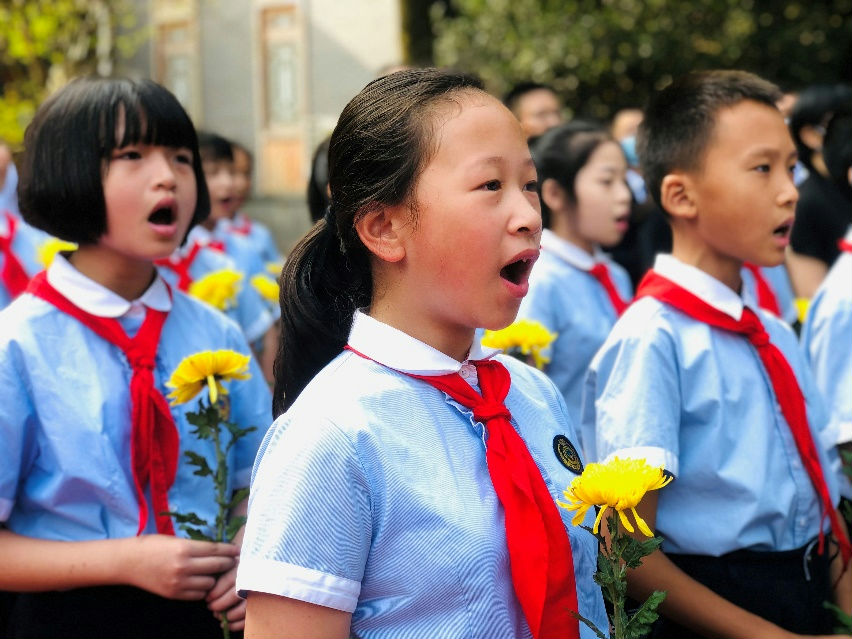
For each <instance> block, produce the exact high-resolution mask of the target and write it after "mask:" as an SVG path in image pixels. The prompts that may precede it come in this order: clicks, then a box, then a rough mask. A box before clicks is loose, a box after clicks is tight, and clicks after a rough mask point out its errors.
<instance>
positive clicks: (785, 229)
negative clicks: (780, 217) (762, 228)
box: [772, 222, 793, 237]
mask: <svg viewBox="0 0 852 639" xmlns="http://www.w3.org/2000/svg"><path fill="white" fill-rule="evenodd" d="M792 230H793V223H792V222H784V224H782V225H781V226H778V227H776V228H775V230H774V231H772V235H774V236H775V237H788V236H789V235H790V231H792Z"/></svg>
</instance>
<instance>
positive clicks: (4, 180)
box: [0, 142, 48, 310]
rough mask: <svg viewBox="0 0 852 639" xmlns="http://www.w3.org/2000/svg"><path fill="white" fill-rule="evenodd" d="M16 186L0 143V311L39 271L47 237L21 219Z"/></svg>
mask: <svg viewBox="0 0 852 639" xmlns="http://www.w3.org/2000/svg"><path fill="white" fill-rule="evenodd" d="M17 186H18V173H17V171H16V170H15V165H14V163H13V162H12V154H11V152H10V151H9V147H8V146H6V145H5V144H3V143H2V142H0V310H2V309H4V308H6V307H7V306H8V305H9V303H10V302H11V301H12V300H13V299H15V298H16V297H17V296H18V295H20V294H21V293H23V291H24V289H26V287H27V284H28V283H29V281H30V278H31V277H32V276H33V275H35V274H36V273H38V272H39V271H40V270H41V266H40V265H39V263H38V259H37V254H38V247H39V246H40V245H41V243H42V242H43V241H44V240H45V239H47V237H48V236H47V235H46V234H44V233H41V232H39V231H38V230H37V229H34V228H33V227H31V226H30V225H29V224H26V223H25V222H24V221H23V220H22V219H21V217H20V214H19V212H18V198H17V195H16V192H15V191H16V189H17Z"/></svg>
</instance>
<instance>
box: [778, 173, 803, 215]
mask: <svg viewBox="0 0 852 639" xmlns="http://www.w3.org/2000/svg"><path fill="white" fill-rule="evenodd" d="M798 201H799V189H797V188H796V183H795V182H794V181H793V176H792V175H790V174H789V173H785V176H784V182H783V184H782V186H781V190H780V191H779V192H778V205H779V206H784V207H788V206H790V207H792V206H795V205H796V202H798Z"/></svg>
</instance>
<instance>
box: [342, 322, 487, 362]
mask: <svg viewBox="0 0 852 639" xmlns="http://www.w3.org/2000/svg"><path fill="white" fill-rule="evenodd" d="M349 345H350V346H351V347H352V348H353V349H354V350H356V351H358V352H359V353H361V354H363V355H366V356H367V357H369V358H370V359H372V360H374V361H376V362H378V363H379V364H382V365H384V366H387V367H388V368H392V369H394V370H397V371H399V372H401V373H408V374H412V375H446V374H448V373H458V372H459V371H460V370H461V368H462V366H463V365H464V364H465V363H466V362H457V361H456V360H454V359H453V358H452V357H449V356H448V355H444V354H443V353H442V352H441V351H439V350H437V349H434V348H432V347H431V346H429V345H428V344H424V343H423V342H421V341H420V340H418V339H415V338H413V337H411V335H408V334H407V333H403V332H402V331H400V330H399V329H396V328H394V327H393V326H388V325H387V324H385V323H383V322H380V321H379V320H377V319H374V318H372V317H370V316H369V315H367V314H366V313H363V312H361V311H355V317H354V318H353V320H352V329H351V330H350V331H349ZM499 352H500V350H499V349H495V348H485V347H484V346H482V344H480V343H479V340H478V339H476V338H474V340H473V344H471V347H470V353H469V354H468V359H467V361H471V360H480V359H490V358H491V357H494V355H496V354H497V353H499Z"/></svg>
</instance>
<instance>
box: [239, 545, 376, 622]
mask: <svg viewBox="0 0 852 639" xmlns="http://www.w3.org/2000/svg"><path fill="white" fill-rule="evenodd" d="M249 591H254V592H265V593H268V594H271V595H278V596H279V597H289V598H291V599H298V600H299V601H306V602H308V603H312V604H316V605H318V606H326V607H327V608H334V609H336V610H342V611H344V612H354V611H355V607H356V605H357V604H358V595H359V594H360V593H361V584H360V583H359V582H357V581H353V580H352V579H346V578H344V577H336V576H334V575H330V574H328V573H325V572H320V571H319V570H314V569H313V568H305V567H304V566H296V565H293V564H286V563H282V562H280V561H273V560H271V559H263V558H259V557H245V556H243V557H240V566H239V569H238V571H237V593H238V594H239V595H240V596H241V597H246V595H247V594H248V592H249Z"/></svg>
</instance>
